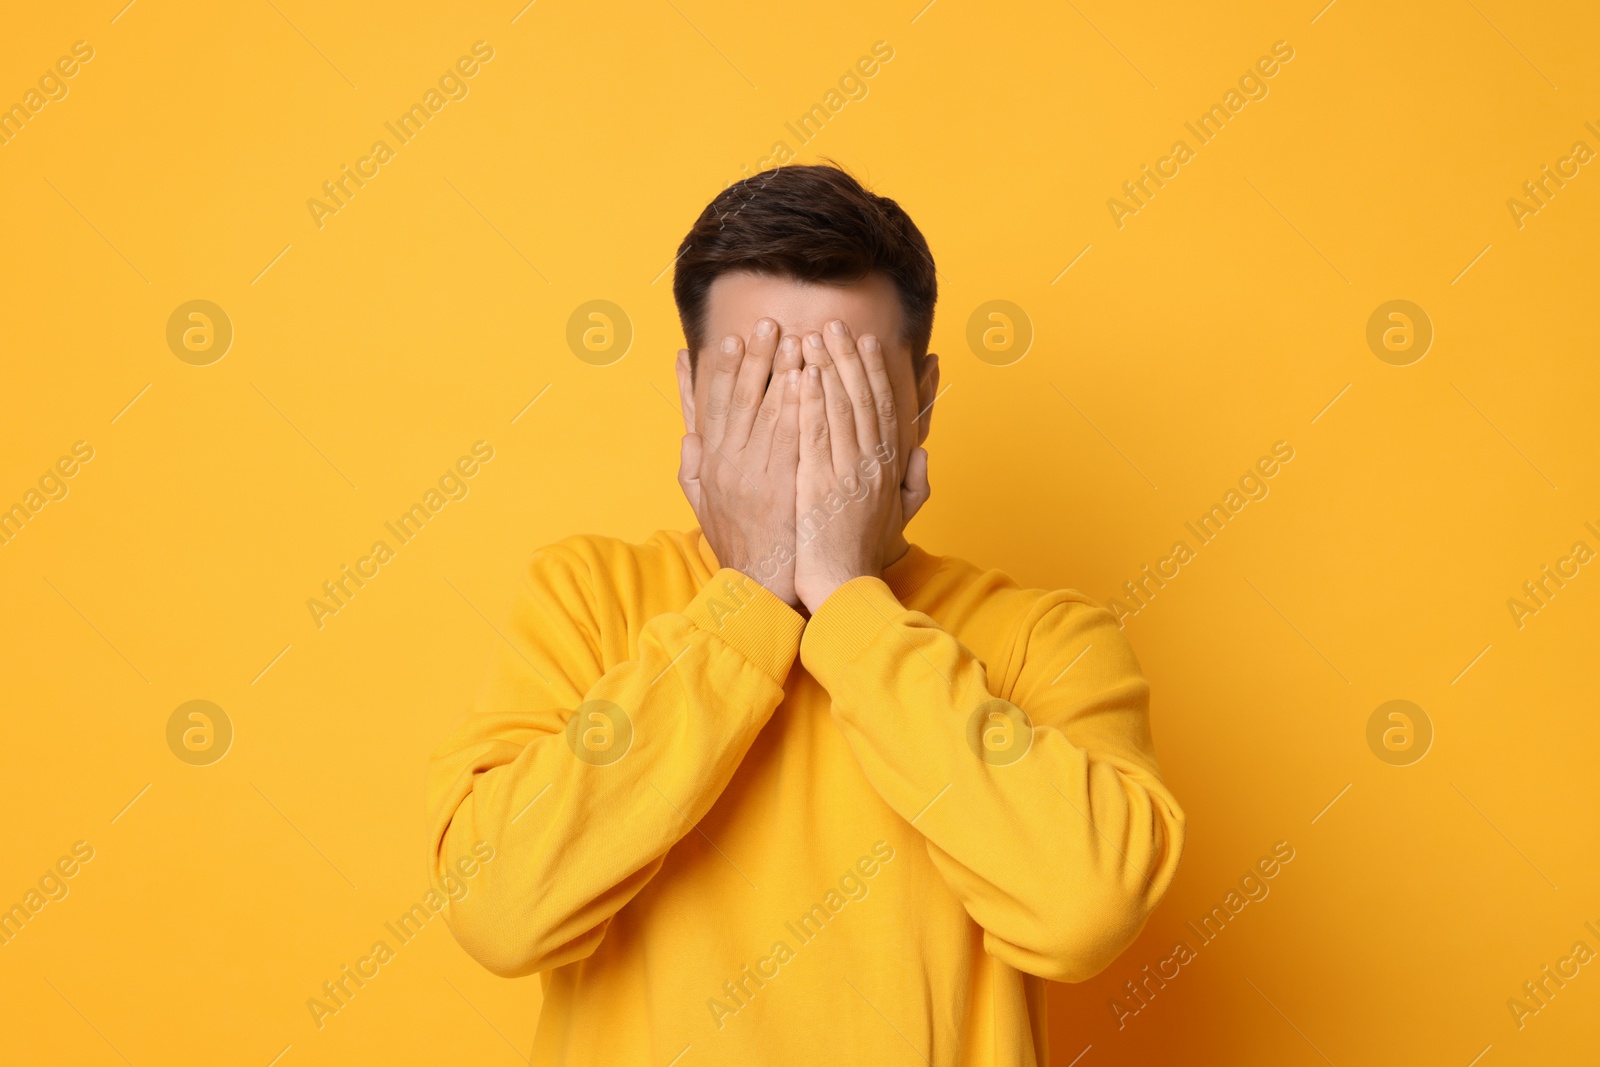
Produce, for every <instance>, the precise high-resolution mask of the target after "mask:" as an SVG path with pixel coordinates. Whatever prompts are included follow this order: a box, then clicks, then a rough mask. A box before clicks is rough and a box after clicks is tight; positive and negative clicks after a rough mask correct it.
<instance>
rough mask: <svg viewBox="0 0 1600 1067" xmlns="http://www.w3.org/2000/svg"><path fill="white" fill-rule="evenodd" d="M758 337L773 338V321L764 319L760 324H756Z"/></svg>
mask: <svg viewBox="0 0 1600 1067" xmlns="http://www.w3.org/2000/svg"><path fill="white" fill-rule="evenodd" d="M756 336H757V337H771V336H772V320H771V319H762V320H761V321H760V322H758V323H756Z"/></svg>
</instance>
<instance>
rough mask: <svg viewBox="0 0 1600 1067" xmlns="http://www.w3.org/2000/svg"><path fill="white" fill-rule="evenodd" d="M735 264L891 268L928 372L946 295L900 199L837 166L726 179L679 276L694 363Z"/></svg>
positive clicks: (821, 274) (816, 272)
mask: <svg viewBox="0 0 1600 1067" xmlns="http://www.w3.org/2000/svg"><path fill="white" fill-rule="evenodd" d="M731 271H750V272H753V273H756V274H767V275H775V276H777V277H783V278H793V279H795V280H797V281H803V282H844V283H848V282H856V281H860V280H861V279H863V278H865V277H867V275H869V274H872V273H875V272H876V273H881V274H884V275H886V276H887V277H888V278H889V279H890V280H891V281H893V282H894V286H895V290H896V291H897V292H898V293H899V294H900V307H901V310H902V311H903V312H904V314H905V337H904V338H902V340H904V341H905V342H906V343H907V344H909V345H910V346H911V366H912V369H913V371H915V372H916V373H918V374H920V373H921V371H922V358H923V357H924V356H926V355H927V354H928V344H929V341H930V339H931V338H932V336H933V305H934V302H935V301H936V300H937V299H938V296H939V283H938V279H937V276H936V274H935V271H934V266H933V256H932V254H930V253H929V251H928V242H927V240H926V239H924V238H923V236H922V231H921V230H919V229H917V226H916V223H914V222H912V221H911V216H909V215H907V214H906V213H905V211H904V209H902V208H901V207H900V205H899V204H897V203H895V202H894V201H893V200H890V199H889V198H888V197H886V196H876V195H874V194H872V193H870V192H868V191H867V190H866V189H865V188H864V187H863V186H862V185H861V183H860V182H858V181H856V179H855V178H853V177H851V176H850V175H849V174H848V173H846V172H845V171H844V170H843V169H841V168H840V167H838V166H836V165H833V164H831V163H830V164H829V165H826V166H812V165H796V166H783V167H778V168H776V169H774V170H768V171H763V172H762V173H760V174H756V175H753V176H751V177H749V178H745V179H744V180H743V181H738V182H735V183H734V184H732V185H730V186H728V187H727V188H726V189H724V190H723V191H722V192H720V193H718V194H717V195H716V197H715V198H713V199H712V201H711V203H709V204H707V205H706V208H705V210H704V211H702V212H700V217H699V218H698V219H696V220H695V223H694V225H693V226H692V227H690V228H689V233H688V235H687V236H686V237H684V239H683V243H682V244H680V245H679V246H678V259H677V266H676V272H675V274H674V276H673V279H672V296H673V299H674V300H676V301H677V303H678V318H679V319H680V320H681V321H682V323H683V334H684V337H685V339H686V340H687V341H688V348H689V363H690V367H691V368H692V367H693V366H694V362H695V359H696V357H697V356H698V354H699V352H700V349H701V348H702V347H703V346H704V345H705V344H706V337H705V316H706V300H707V298H708V296H709V294H710V292H711V283H712V282H714V281H715V280H716V279H717V277H718V276H719V275H722V274H727V273H729V272H731Z"/></svg>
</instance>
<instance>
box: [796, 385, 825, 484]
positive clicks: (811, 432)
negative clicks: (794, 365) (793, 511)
mask: <svg viewBox="0 0 1600 1067" xmlns="http://www.w3.org/2000/svg"><path fill="white" fill-rule="evenodd" d="M830 436H831V433H830V427H829V426H828V411H827V407H826V398H825V397H824V396H823V391H822V369H821V368H820V367H815V366H807V367H806V369H805V372H804V375H803V377H802V378H801V382H800V455H799V460H798V469H799V477H800V479H801V481H802V482H805V483H808V484H807V485H806V486H805V488H804V489H803V490H802V492H803V493H808V492H815V491H817V490H818V489H819V488H820V489H826V488H827V487H828V486H831V485H832V483H833V443H832V441H831V440H830V439H829V438H830ZM819 483H821V484H820V485H819ZM802 499H803V497H802Z"/></svg>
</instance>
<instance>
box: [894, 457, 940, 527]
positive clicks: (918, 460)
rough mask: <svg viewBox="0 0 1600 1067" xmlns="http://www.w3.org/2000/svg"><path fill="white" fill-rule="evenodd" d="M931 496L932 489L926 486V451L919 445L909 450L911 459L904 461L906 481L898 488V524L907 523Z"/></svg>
mask: <svg viewBox="0 0 1600 1067" xmlns="http://www.w3.org/2000/svg"><path fill="white" fill-rule="evenodd" d="M932 494H933V487H932V486H930V485H929V484H928V450H927V449H926V448H923V447H921V446H920V445H919V446H918V447H916V448H913V449H912V450H911V458H910V459H908V460H906V480H905V484H904V485H902V486H901V487H900V522H901V523H902V524H906V523H909V522H910V521H911V519H912V516H914V515H916V513H917V512H919V511H921V510H922V505H924V504H926V503H927V502H928V497H929V496H931V495H932Z"/></svg>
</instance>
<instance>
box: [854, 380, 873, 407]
mask: <svg viewBox="0 0 1600 1067" xmlns="http://www.w3.org/2000/svg"><path fill="white" fill-rule="evenodd" d="M852 400H853V401H854V403H855V405H856V407H858V408H860V409H862V410H863V411H865V410H867V409H869V408H871V407H872V406H873V404H874V403H876V401H877V398H876V397H875V396H874V395H873V392H872V386H871V385H870V384H865V383H863V384H862V385H859V386H857V387H856V391H855V395H854V396H853V397H852Z"/></svg>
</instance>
